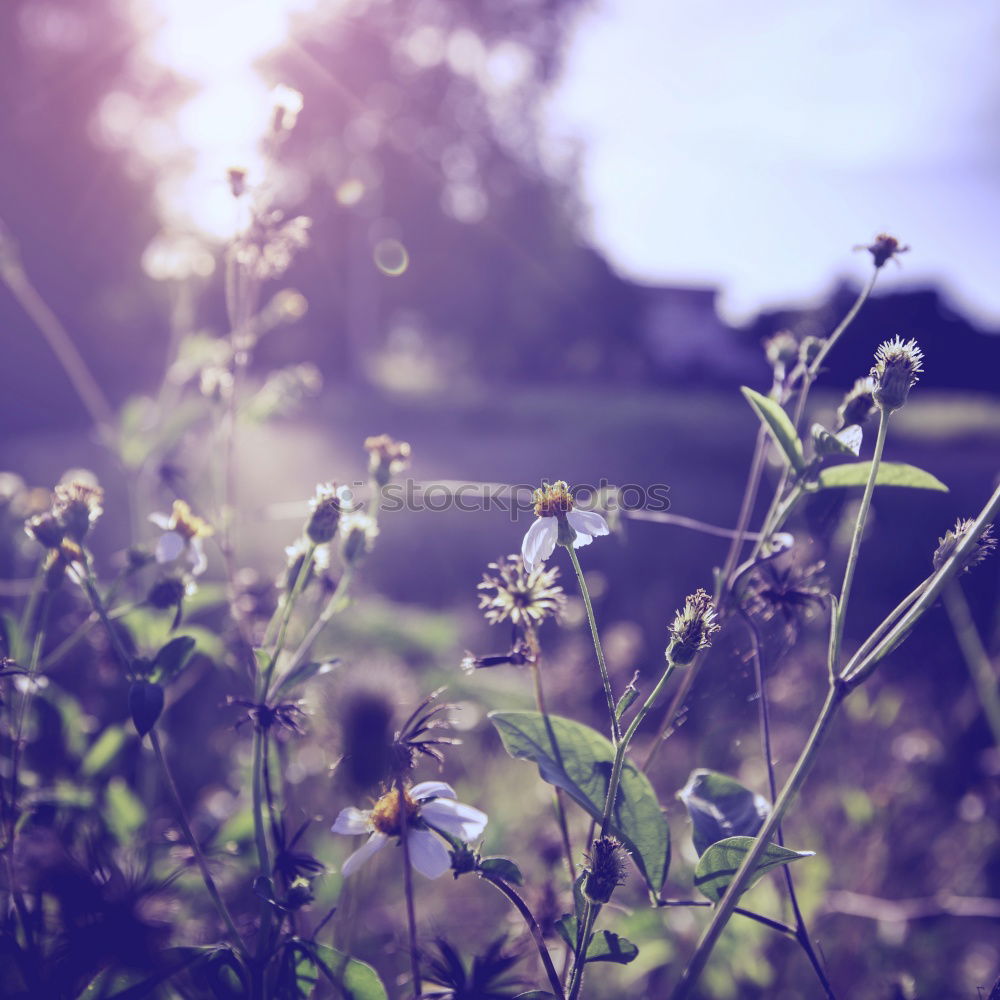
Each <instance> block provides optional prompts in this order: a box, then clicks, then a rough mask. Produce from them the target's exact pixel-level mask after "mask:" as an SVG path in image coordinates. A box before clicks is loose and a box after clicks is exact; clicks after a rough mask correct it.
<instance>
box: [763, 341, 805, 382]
mask: <svg viewBox="0 0 1000 1000" xmlns="http://www.w3.org/2000/svg"><path fill="white" fill-rule="evenodd" d="M764 354H765V355H766V356H767V361H768V364H770V366H771V367H772V368H773V369H774V377H775V378H777V379H778V380H781V379H784V377H785V372H786V371H787V370H788V369H789V368H791V367H792V366H793V365H794V364H795V362H796V361H797V360H798V357H799V342H798V341H797V340H796V339H795V335H794V334H793V333H790V332H789V331H788V330H779V331H778V333H776V334H774V335H773V336H771V337H768V338H767V340H765V341H764Z"/></svg>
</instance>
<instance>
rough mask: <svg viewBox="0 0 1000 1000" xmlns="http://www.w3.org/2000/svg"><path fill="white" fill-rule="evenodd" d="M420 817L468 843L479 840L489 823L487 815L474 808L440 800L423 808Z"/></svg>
mask: <svg viewBox="0 0 1000 1000" xmlns="http://www.w3.org/2000/svg"><path fill="white" fill-rule="evenodd" d="M420 815H421V816H422V817H423V818H424V819H425V820H427V822H428V823H430V824H431V826H437V827H440V828H441V829H442V830H444V832H445V833H450V834H451V835H452V836H454V837H461V838H462V840H464V841H466V842H469V841H472V840H476V839H478V838H479V837H480V836H481V835H482V832H483V830H485V829H486V823H487V821H488V817H487V815H486V813H484V812H481V811H480V810H478V809H476V808H475V807H473V806H467V805H465V804H464V803H462V802H450V801H448V800H443V801H442V800H440V799H439V800H437V801H435V802H428V803H427V805H425V806H421V808H420Z"/></svg>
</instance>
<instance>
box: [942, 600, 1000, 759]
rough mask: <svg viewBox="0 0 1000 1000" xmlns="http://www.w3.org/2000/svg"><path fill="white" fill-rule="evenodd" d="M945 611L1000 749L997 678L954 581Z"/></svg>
mask: <svg viewBox="0 0 1000 1000" xmlns="http://www.w3.org/2000/svg"><path fill="white" fill-rule="evenodd" d="M943 596H944V609H945V611H946V612H947V613H948V618H949V619H950V620H951V627H952V629H953V630H954V632H955V638H956V639H957V640H958V645H959V648H960V649H961V651H962V656H963V657H964V658H965V663H966V665H967V666H968V668H969V673H970V674H971V675H972V682H973V684H974V685H975V687H976V693H977V694H978V695H979V704H980V705H981V706H982V709H983V715H985V716H986V721H987V723H988V724H989V727H990V732H991V733H992V734H993V742H994V744H995V745H996V746H997V747H1000V692H998V690H997V675H996V673H995V671H994V669H993V664H992V663H991V662H990V656H989V653H987V652H986V647H985V646H984V645H983V640H982V639H981V638H980V637H979V632H978V630H977V629H976V623H975V622H974V621H973V620H972V613H971V611H970V610H969V602H968V601H967V600H966V599H965V594H964V592H963V591H962V585H961V584H960V583H959V582H958V580H952V581H951V582H950V583H949V584H948V586H947V587H945V588H944V592H943Z"/></svg>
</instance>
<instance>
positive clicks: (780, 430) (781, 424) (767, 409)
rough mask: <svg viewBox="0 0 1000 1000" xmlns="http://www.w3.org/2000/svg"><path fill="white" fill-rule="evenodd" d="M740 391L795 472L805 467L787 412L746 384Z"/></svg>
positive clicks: (796, 436)
mask: <svg viewBox="0 0 1000 1000" xmlns="http://www.w3.org/2000/svg"><path fill="white" fill-rule="evenodd" d="M740 392H742V393H743V396H744V398H745V399H746V401H747V402H748V403H749V404H750V406H751V407H752V408H753V411H754V413H756V414H757V419H758V420H760V422H761V423H762V424H763V425H764V427H765V428H766V429H767V431H768V433H769V434H770V435H771V437H772V438H773V439H774V443H775V444H776V445H777V446H778V447H779V448H780V449H781V450H782V452H784V455H785V458H786V459H788V461H789V463H790V464H791V466H792V468H793V469H795V471H796V472H801V471H802V470H803V469H804V468H805V467H806V459H805V454H804V453H803V451H802V442H801V441H800V440H799V436H798V434H796V433H795V426H794V424H793V423H792V421H791V420H790V419H789V416H788V414H787V413H785V411H784V410H783V409H782V407H781V404H780V403H777V402H775V401H774V400H773V399H768V397H767V396H762V395H761V394H760V393H759V392H754V390H753V389H749V388H747V387H746V386H743V387H742V388H741V389H740Z"/></svg>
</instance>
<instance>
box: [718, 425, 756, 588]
mask: <svg viewBox="0 0 1000 1000" xmlns="http://www.w3.org/2000/svg"><path fill="white" fill-rule="evenodd" d="M766 455H767V431H766V430H765V429H764V427H763V425H762V426H760V427H758V428H757V441H756V443H755V444H754V449H753V458H752V459H751V461H750V472H749V474H748V475H747V484H746V487H745V489H744V490H743V500H742V502H741V503H740V512H739V515H738V516H737V518H736V531H735V532H734V534H733V541H732V543H731V544H730V546H729V551H728V552H727V553H726V561H725V563H723V566H722V572H721V573H720V574H719V581H720V585H721V586H720V592H719V593H718V594H717V595H716V596H717V598H720V599H721V598H722V596H723V594H724V593H725V592H726V589H727V588H728V587H729V581H730V577H731V576H732V573H733V569H734V568H735V567H736V562H737V560H738V559H739V556H740V551H741V550H742V548H743V540H744V532H746V530H747V528H748V527H749V525H750V517H751V515H752V514H753V508H754V502H755V501H756V499H757V491H758V490H759V489H760V480H761V476H762V475H763V472H764V458H765V456H766Z"/></svg>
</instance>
